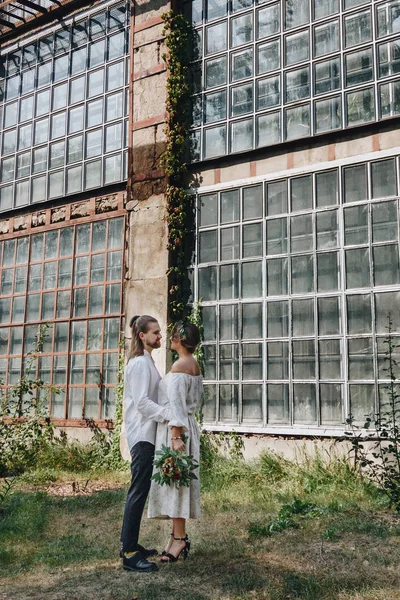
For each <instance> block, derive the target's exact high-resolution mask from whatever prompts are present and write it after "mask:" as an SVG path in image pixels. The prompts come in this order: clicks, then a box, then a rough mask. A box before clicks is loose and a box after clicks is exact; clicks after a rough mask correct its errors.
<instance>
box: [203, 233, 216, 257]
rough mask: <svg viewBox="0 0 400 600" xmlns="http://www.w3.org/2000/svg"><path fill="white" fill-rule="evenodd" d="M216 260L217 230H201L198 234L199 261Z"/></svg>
mask: <svg viewBox="0 0 400 600" xmlns="http://www.w3.org/2000/svg"><path fill="white" fill-rule="evenodd" d="M216 260H217V231H203V232H201V233H200V234H199V262H200V263H205V262H213V261H216Z"/></svg>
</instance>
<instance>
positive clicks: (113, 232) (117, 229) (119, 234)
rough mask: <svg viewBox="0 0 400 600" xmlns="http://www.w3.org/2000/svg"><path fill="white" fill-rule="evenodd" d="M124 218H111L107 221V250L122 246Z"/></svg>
mask: <svg viewBox="0 0 400 600" xmlns="http://www.w3.org/2000/svg"><path fill="white" fill-rule="evenodd" d="M123 227H124V219H123V218H119V219H111V220H110V221H108V243H107V248H108V249H109V250H111V249H114V248H122V247H123V245H124V229H123Z"/></svg>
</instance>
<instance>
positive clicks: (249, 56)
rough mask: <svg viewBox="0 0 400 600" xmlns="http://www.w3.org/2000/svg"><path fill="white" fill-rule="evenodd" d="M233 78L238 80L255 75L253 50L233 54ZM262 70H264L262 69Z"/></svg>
mask: <svg viewBox="0 0 400 600" xmlns="http://www.w3.org/2000/svg"><path fill="white" fill-rule="evenodd" d="M231 60H232V66H231V71H232V72H231V80H232V81H238V80H239V79H245V78H246V77H252V75H253V50H252V49H250V48H249V49H248V50H244V51H242V52H240V53H239V52H238V53H237V54H232V58H231ZM261 72H262V71H261Z"/></svg>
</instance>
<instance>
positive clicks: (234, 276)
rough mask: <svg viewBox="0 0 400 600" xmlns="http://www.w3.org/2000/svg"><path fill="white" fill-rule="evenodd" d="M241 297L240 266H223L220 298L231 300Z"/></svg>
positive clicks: (221, 269) (221, 268)
mask: <svg viewBox="0 0 400 600" xmlns="http://www.w3.org/2000/svg"><path fill="white" fill-rule="evenodd" d="M238 295H239V277H238V265H237V264H234V265H223V266H221V267H220V298H221V300H229V299H231V298H237V297H238ZM204 299H205V298H204Z"/></svg>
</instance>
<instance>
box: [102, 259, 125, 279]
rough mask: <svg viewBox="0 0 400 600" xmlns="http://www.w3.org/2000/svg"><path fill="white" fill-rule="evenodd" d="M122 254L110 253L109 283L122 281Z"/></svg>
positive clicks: (108, 265) (108, 264)
mask: <svg viewBox="0 0 400 600" xmlns="http://www.w3.org/2000/svg"><path fill="white" fill-rule="evenodd" d="M121 269H122V252H110V253H109V254H108V255H107V274H106V278H107V281H114V280H120V279H121Z"/></svg>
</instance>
